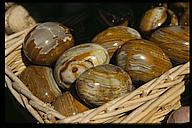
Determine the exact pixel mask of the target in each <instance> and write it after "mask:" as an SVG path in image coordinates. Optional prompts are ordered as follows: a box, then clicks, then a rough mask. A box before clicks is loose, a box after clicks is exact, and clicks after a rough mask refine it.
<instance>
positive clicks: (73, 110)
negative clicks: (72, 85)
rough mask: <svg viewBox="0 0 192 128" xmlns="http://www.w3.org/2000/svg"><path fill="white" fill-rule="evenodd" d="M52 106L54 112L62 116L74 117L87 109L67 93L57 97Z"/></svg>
mask: <svg viewBox="0 0 192 128" xmlns="http://www.w3.org/2000/svg"><path fill="white" fill-rule="evenodd" d="M52 105H53V106H54V109H55V110H57V111H58V112H60V113H61V114H62V115H64V116H72V115H76V114H77V113H81V112H84V111H86V110H88V109H89V108H88V107H86V106H85V105H83V104H82V103H80V102H79V101H78V100H76V99H75V97H73V96H72V95H71V93H70V92H68V91H67V92H64V93H63V94H62V95H61V96H59V97H57V99H56V100H55V101H54V102H53V104H52Z"/></svg>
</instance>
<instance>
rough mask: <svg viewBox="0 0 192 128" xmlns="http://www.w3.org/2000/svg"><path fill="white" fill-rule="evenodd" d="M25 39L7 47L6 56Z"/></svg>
mask: <svg viewBox="0 0 192 128" xmlns="http://www.w3.org/2000/svg"><path fill="white" fill-rule="evenodd" d="M23 41H24V40H23V39H22V40H20V41H18V42H16V43H15V44H13V45H12V47H9V48H7V49H5V56H7V55H8V54H10V53H11V52H12V51H14V50H15V48H17V47H19V46H20V45H21V44H22V43H23Z"/></svg>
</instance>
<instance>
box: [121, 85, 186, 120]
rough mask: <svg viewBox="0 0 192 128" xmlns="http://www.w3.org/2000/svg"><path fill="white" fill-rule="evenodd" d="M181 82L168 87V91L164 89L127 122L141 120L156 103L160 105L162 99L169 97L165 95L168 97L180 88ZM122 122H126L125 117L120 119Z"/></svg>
mask: <svg viewBox="0 0 192 128" xmlns="http://www.w3.org/2000/svg"><path fill="white" fill-rule="evenodd" d="M183 84H184V82H182V83H180V84H177V85H175V86H174V87H172V88H171V89H169V90H168V91H166V92H165V93H164V94H163V95H162V96H160V97H159V98H158V99H157V100H156V101H154V102H153V103H152V104H151V105H149V106H148V108H147V109H145V110H144V111H143V112H141V113H140V115H139V116H135V117H134V118H133V119H131V120H129V122H130V123H136V122H137V121H139V120H141V119H142V118H143V117H144V116H146V115H147V114H148V113H149V112H150V111H152V110H153V109H154V108H155V107H156V106H157V105H160V104H161V103H162V102H163V101H164V100H166V99H169V98H167V97H169V96H171V97H172V96H173V94H174V93H175V92H177V91H178V90H180V89H181V88H182V85H183ZM174 98H175V97H174ZM123 122H127V120H126V119H125V120H124V121H122V123H123Z"/></svg>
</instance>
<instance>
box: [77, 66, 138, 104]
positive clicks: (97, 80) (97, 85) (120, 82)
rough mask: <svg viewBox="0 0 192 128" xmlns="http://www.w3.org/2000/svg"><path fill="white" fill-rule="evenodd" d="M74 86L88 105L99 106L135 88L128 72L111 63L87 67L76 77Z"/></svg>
mask: <svg viewBox="0 0 192 128" xmlns="http://www.w3.org/2000/svg"><path fill="white" fill-rule="evenodd" d="M75 88H76V90H77V95H78V96H79V97H80V98H81V99H82V100H83V101H84V102H85V103H86V104H88V105H90V106H100V105H102V104H104V103H107V102H109V101H111V100H113V99H115V98H117V97H120V96H122V95H124V94H126V93H129V92H131V91H133V90H134V89H135V88H134V86H133V85H132V81H131V78H130V76H129V74H127V73H126V72H125V71H124V70H123V69H122V68H120V67H118V66H115V65H112V64H104V65H99V66H96V67H93V68H90V69H88V70H87V71H85V72H84V73H82V74H81V75H80V77H79V78H78V79H77V81H76V84H75Z"/></svg>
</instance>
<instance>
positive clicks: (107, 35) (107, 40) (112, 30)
mask: <svg viewBox="0 0 192 128" xmlns="http://www.w3.org/2000/svg"><path fill="white" fill-rule="evenodd" d="M140 38H141V36H140V34H139V32H137V31H136V30H135V29H133V28H130V27H125V26H114V27H109V28H108V29H106V30H104V31H102V32H100V33H99V34H97V35H96V36H95V37H94V38H93V39H92V42H93V43H97V44H100V45H102V46H103V47H104V48H106V49H107V51H108V53H109V56H110V58H111V57H112V56H113V54H114V53H115V51H116V50H117V49H118V48H119V47H121V45H123V44H124V43H125V42H126V41H128V40H133V39H140Z"/></svg>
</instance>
